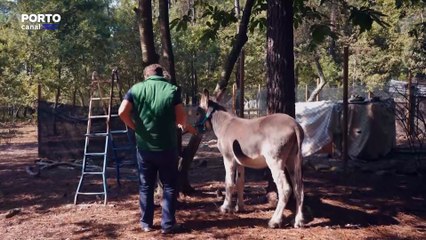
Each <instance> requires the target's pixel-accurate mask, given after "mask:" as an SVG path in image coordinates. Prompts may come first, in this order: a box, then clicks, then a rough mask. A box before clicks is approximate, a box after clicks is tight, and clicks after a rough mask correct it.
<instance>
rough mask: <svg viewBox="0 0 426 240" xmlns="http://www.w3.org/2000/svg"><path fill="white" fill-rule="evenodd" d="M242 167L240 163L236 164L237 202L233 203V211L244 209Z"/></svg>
mask: <svg viewBox="0 0 426 240" xmlns="http://www.w3.org/2000/svg"><path fill="white" fill-rule="evenodd" d="M244 181H245V176H244V167H243V166H241V165H238V166H237V196H238V198H237V204H236V205H235V211H236V212H241V211H243V210H244Z"/></svg>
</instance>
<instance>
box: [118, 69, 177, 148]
mask: <svg viewBox="0 0 426 240" xmlns="http://www.w3.org/2000/svg"><path fill="white" fill-rule="evenodd" d="M125 99H127V100H129V101H130V102H132V103H133V113H134V116H133V119H134V121H135V123H136V143H137V145H138V147H139V148H140V149H142V150H146V151H165V150H173V149H176V148H177V136H176V115H175V106H176V105H177V104H179V103H181V102H182V100H181V98H180V92H179V90H178V87H176V86H175V85H173V84H171V83H169V82H167V80H165V79H164V78H163V77H160V76H150V77H149V78H147V79H146V80H145V81H143V82H140V83H137V84H135V85H134V86H133V87H132V88H131V89H130V90H129V92H128V93H127V94H126V96H125Z"/></svg>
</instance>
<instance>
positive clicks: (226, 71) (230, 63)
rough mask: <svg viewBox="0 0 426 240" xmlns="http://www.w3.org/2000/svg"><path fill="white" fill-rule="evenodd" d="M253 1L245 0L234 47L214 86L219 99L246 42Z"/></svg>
mask: <svg viewBox="0 0 426 240" xmlns="http://www.w3.org/2000/svg"><path fill="white" fill-rule="evenodd" d="M254 2H255V0H247V2H246V5H245V7H244V12H243V16H242V18H241V22H240V26H239V28H238V34H237V36H236V39H235V41H234V45H233V46H232V49H231V52H230V53H229V55H228V58H227V59H226V61H225V65H224V67H223V71H222V73H221V76H220V81H219V83H218V84H217V85H216V89H215V94H216V96H218V97H219V100H220V96H222V94H223V93H224V91H225V89H226V87H227V86H228V82H229V78H230V76H231V73H232V69H233V68H234V65H235V62H236V61H237V59H238V56H239V55H240V52H241V49H242V48H243V46H244V44H245V43H246V42H247V40H248V37H247V27H248V23H249V20H250V15H251V10H252V8H253V5H254Z"/></svg>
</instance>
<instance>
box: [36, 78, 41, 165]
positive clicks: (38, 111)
mask: <svg viewBox="0 0 426 240" xmlns="http://www.w3.org/2000/svg"><path fill="white" fill-rule="evenodd" d="M40 102H41V83H40V81H39V83H38V85H37V156H38V157H40V147H41V133H40V130H41V123H40V120H41V119H40V108H41V106H40Z"/></svg>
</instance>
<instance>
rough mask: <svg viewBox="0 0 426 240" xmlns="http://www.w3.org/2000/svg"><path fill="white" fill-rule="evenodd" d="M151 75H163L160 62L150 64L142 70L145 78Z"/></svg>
mask: <svg viewBox="0 0 426 240" xmlns="http://www.w3.org/2000/svg"><path fill="white" fill-rule="evenodd" d="M152 75H157V76H163V67H162V66H161V65H160V64H151V65H149V66H147V67H146V68H145V69H144V70H143V76H144V78H145V79H146V78H148V77H150V76H152Z"/></svg>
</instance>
